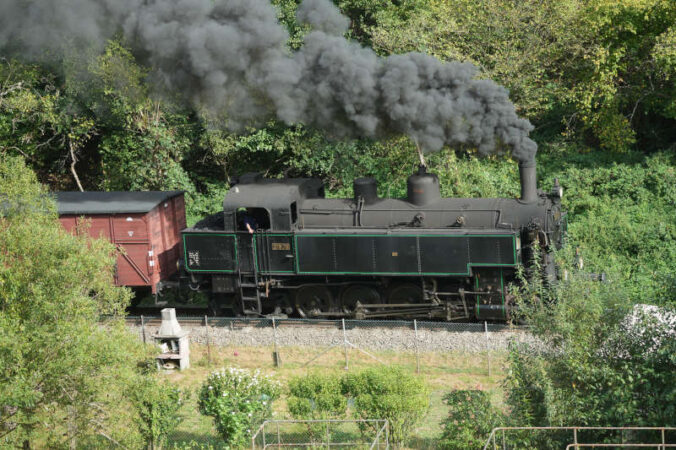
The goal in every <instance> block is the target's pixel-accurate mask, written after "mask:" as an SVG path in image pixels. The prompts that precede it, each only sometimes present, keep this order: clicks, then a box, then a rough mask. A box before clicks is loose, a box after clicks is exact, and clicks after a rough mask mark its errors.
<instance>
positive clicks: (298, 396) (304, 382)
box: [287, 374, 347, 439]
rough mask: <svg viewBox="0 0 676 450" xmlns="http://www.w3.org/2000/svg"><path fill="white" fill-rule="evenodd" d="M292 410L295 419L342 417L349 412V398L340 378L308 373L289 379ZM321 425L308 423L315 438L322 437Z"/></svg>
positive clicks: (289, 399) (323, 430) (290, 408)
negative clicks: (344, 392)
mask: <svg viewBox="0 0 676 450" xmlns="http://www.w3.org/2000/svg"><path fill="white" fill-rule="evenodd" d="M287 405H288V408H289V412H290V413H291V416H293V418H294V419H299V420H326V419H342V418H343V417H345V415H346V412H347V399H346V398H345V396H343V393H342V390H341V382H340V377H338V376H336V375H330V374H328V375H320V374H309V375H305V376H300V377H295V378H292V379H291V381H289V398H288V400H287ZM325 430H326V428H325V426H324V425H322V424H308V432H309V434H310V436H311V438H312V439H314V438H315V437H316V436H323V433H324V432H325Z"/></svg>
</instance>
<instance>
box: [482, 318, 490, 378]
mask: <svg viewBox="0 0 676 450" xmlns="http://www.w3.org/2000/svg"><path fill="white" fill-rule="evenodd" d="M484 331H485V333H486V359H487V360H488V376H489V377H490V376H491V351H490V344H489V340H488V322H486V321H484Z"/></svg>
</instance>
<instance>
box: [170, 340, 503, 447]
mask: <svg viewBox="0 0 676 450" xmlns="http://www.w3.org/2000/svg"><path fill="white" fill-rule="evenodd" d="M272 352H273V348H272V347H236V348H235V347H211V348H209V349H207V347H206V346H203V345H195V344H192V345H191V364H192V367H191V368H190V369H188V370H185V371H183V372H171V373H168V374H167V375H166V376H167V378H168V379H169V380H170V381H171V382H172V383H174V384H175V385H176V386H178V387H180V388H182V389H187V390H189V391H191V393H192V395H191V397H190V399H189V401H188V402H186V404H185V405H184V406H183V409H182V411H181V415H182V417H183V421H182V422H181V424H180V425H179V426H178V427H177V429H176V430H175V431H174V432H173V433H172V435H171V436H170V440H169V444H170V446H171V445H178V446H182V445H185V444H188V443H190V442H191V441H193V442H196V443H198V444H201V445H205V446H208V445H211V446H213V447H214V448H220V446H221V442H222V441H221V440H220V439H219V438H218V436H217V435H216V432H215V428H214V426H213V423H212V421H211V418H209V417H205V416H202V415H201V414H200V413H199V412H198V409H197V394H196V392H197V390H198V389H199V387H200V385H201V383H202V382H203V380H204V379H205V378H206V377H207V375H208V374H209V372H211V371H212V370H216V369H219V368H221V367H230V366H234V367H240V368H247V369H260V370H261V371H262V372H263V373H264V374H269V375H271V376H273V377H274V378H275V379H276V380H278V381H279V382H281V383H282V385H283V386H284V385H285V384H286V383H287V381H288V380H289V379H290V378H292V377H295V376H298V375H304V374H307V373H311V372H313V371H321V372H323V373H326V372H335V373H344V372H345V370H346V369H345V353H344V349H343V348H342V347H336V348H333V349H331V350H330V351H329V352H327V353H326V354H324V355H322V356H320V357H319V358H317V359H315V360H314V361H312V362H311V363H310V364H307V365H306V363H307V362H308V361H310V360H311V359H312V358H314V357H315V356H316V355H318V354H319V353H320V351H318V350H315V349H308V348H300V347H284V348H280V349H279V352H280V354H281V360H282V365H281V367H274V365H273V359H272ZM369 353H370V355H371V356H369V355H366V354H365V353H362V352H360V351H358V350H355V349H349V350H348V366H349V370H350V371H358V370H360V369H365V368H367V367H373V366H375V365H379V364H381V363H384V364H386V365H388V366H398V367H400V368H402V369H403V370H405V371H410V372H411V373H415V371H416V357H415V354H414V353H412V352H400V351H380V352H370V351H369ZM374 358H377V359H378V360H379V361H380V362H379V361H376V359H374ZM504 362H505V355H504V354H498V353H492V354H491V355H490V366H491V374H490V376H489V374H488V357H487V354H485V353H484V354H468V353H461V352H424V353H421V354H420V356H419V364H420V373H419V376H421V377H423V378H424V379H425V382H426V383H427V385H428V386H429V388H430V392H431V397H430V408H429V410H428V412H427V415H426V417H425V418H424V419H423V420H421V422H420V425H419V426H418V428H417V429H416V430H415V432H414V437H413V438H412V439H411V442H409V445H410V447H411V448H423V449H424V448H435V440H436V439H437V438H438V437H439V435H440V434H441V426H440V423H441V421H442V420H443V419H444V418H445V417H446V415H447V407H446V405H444V404H443V402H442V397H443V395H444V394H445V393H446V392H448V391H451V390H454V389H482V390H487V391H489V392H491V395H492V396H494V397H496V398H499V397H501V388H500V382H501V381H502V379H503V378H504V371H503V370H504V369H503V367H504ZM274 414H275V416H274V417H275V418H276V419H290V418H291V417H290V415H289V413H288V411H287V409H286V394H285V393H284V394H283V395H282V398H281V399H280V400H279V401H277V402H276V403H275V409H274ZM289 431H290V430H289Z"/></svg>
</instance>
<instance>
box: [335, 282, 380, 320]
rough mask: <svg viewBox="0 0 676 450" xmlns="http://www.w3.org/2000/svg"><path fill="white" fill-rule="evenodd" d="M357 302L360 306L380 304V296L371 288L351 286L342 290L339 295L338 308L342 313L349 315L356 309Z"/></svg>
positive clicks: (357, 285)
mask: <svg viewBox="0 0 676 450" xmlns="http://www.w3.org/2000/svg"><path fill="white" fill-rule="evenodd" d="M357 302H359V303H361V304H362V305H368V304H371V305H373V304H378V303H380V302H381V300H380V294H379V293H378V291H377V290H376V289H375V288H373V287H371V286H362V285H359V284H353V285H350V286H347V287H346V288H345V289H343V292H341V294H340V306H341V308H342V309H343V312H344V313H346V314H351V313H353V312H354V310H355V308H356V307H357Z"/></svg>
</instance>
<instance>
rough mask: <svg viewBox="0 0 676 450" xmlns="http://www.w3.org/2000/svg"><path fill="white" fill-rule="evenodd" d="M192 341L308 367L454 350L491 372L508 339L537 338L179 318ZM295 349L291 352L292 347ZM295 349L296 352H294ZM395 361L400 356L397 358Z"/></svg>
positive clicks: (143, 322)
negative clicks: (264, 351)
mask: <svg viewBox="0 0 676 450" xmlns="http://www.w3.org/2000/svg"><path fill="white" fill-rule="evenodd" d="M127 320H128V323H129V326H130V327H132V328H133V329H134V330H136V331H137V332H138V333H139V335H140V337H141V338H142V339H144V340H146V341H148V340H150V336H152V335H153V334H154V333H155V332H156V331H157V328H158V327H159V324H160V321H159V319H158V318H155V317H150V318H149V317H146V316H129V317H128V319H127ZM178 320H179V322H180V324H181V327H182V328H183V330H184V331H188V332H189V333H190V340H191V342H193V343H197V344H201V345H205V346H206V347H207V353H208V355H210V354H211V349H212V348H223V347H232V348H237V347H244V348H250V347H257V348H269V349H270V351H271V355H272V357H271V358H269V356H266V357H265V358H266V361H261V365H262V366H263V365H267V364H273V365H275V366H279V365H281V364H284V363H289V362H292V363H293V364H296V365H300V366H308V365H311V364H313V363H315V362H317V361H320V360H321V358H323V357H328V358H331V359H332V360H336V359H337V358H340V360H342V361H343V362H344V366H345V369H348V370H349V368H350V360H351V359H353V358H354V357H355V356H358V357H359V358H366V359H369V360H371V362H376V363H382V364H392V363H395V362H396V363H397V364H404V365H413V364H414V365H415V370H416V372H418V373H419V372H420V371H421V365H423V364H425V363H426V361H427V360H428V359H429V358H427V356H429V354H430V353H439V352H454V353H462V354H473V355H475V359H476V358H477V357H482V358H484V365H485V369H486V371H487V372H488V375H491V373H492V370H493V367H492V364H491V354H493V353H496V352H497V353H504V352H505V351H506V350H507V348H508V345H509V342H513V341H517V342H524V341H532V339H533V338H532V337H531V335H530V334H529V333H528V332H527V329H525V328H524V327H517V326H512V325H507V324H494V323H487V322H482V323H455V322H428V321H417V320H413V321H402V320H312V319H270V318H260V319H248V318H223V317H207V316H202V317H179V319H178ZM289 350H292V351H289ZM293 350H295V351H293ZM394 360H396V361H394Z"/></svg>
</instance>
